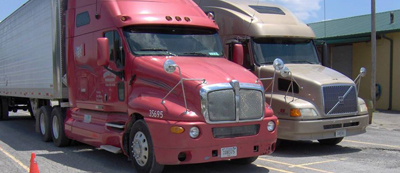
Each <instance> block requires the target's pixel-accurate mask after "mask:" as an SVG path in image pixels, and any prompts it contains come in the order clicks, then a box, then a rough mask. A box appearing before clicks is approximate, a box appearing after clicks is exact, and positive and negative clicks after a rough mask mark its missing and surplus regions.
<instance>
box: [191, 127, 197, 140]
mask: <svg viewBox="0 0 400 173" xmlns="http://www.w3.org/2000/svg"><path fill="white" fill-rule="evenodd" d="M199 135H200V129H199V128H197V127H192V128H190V131H189V136H190V137H191V138H193V139H196V138H197V137H199Z"/></svg>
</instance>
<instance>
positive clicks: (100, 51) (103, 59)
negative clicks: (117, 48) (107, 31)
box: [97, 38, 110, 66]
mask: <svg viewBox="0 0 400 173" xmlns="http://www.w3.org/2000/svg"><path fill="white" fill-rule="evenodd" d="M109 56H110V52H109V47H108V39H107V38H98V39H97V65H98V66H108V64H110V59H109Z"/></svg>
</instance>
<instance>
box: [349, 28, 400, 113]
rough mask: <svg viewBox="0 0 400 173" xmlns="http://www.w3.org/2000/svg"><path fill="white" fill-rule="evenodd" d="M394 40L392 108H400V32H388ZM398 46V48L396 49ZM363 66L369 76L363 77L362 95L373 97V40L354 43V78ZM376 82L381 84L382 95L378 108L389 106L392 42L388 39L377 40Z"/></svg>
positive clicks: (363, 96)
mask: <svg viewBox="0 0 400 173" xmlns="http://www.w3.org/2000/svg"><path fill="white" fill-rule="evenodd" d="M386 36H387V37H389V38H392V39H393V40H394V54H393V55H394V60H393V79H392V80H393V95H392V110H400V91H399V89H400V77H399V76H400V68H399V66H400V50H399V49H398V48H399V47H400V32H396V33H390V34H386ZM396 47H397V49H396ZM361 67H365V68H367V71H368V73H367V76H366V77H364V78H362V81H361V86H360V94H359V95H360V97H362V98H364V99H367V100H370V99H371V89H370V87H371V42H360V43H354V44H353V78H355V77H356V76H357V75H358V74H359V69H360V68H361ZM376 70H377V72H376V83H378V84H380V85H381V96H380V98H379V100H377V103H376V104H377V105H376V108H377V109H384V110H387V109H388V108H389V84H390V42H389V41H388V40H386V39H379V40H377V64H376Z"/></svg>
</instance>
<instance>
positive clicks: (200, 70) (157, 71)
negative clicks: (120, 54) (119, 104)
mask: <svg viewBox="0 0 400 173" xmlns="http://www.w3.org/2000/svg"><path fill="white" fill-rule="evenodd" d="M168 59H171V60H173V61H174V62H175V63H176V64H177V65H178V66H179V67H180V68H181V71H182V77H183V78H190V79H206V81H207V85H210V84H216V83H229V82H230V81H231V80H238V81H239V82H240V83H252V84H255V82H256V80H257V77H256V76H255V75H254V74H253V73H251V72H250V71H248V70H247V69H245V68H243V67H241V66H239V65H237V64H235V63H233V62H230V61H228V60H226V59H225V58H199V57H169V58H168ZM166 60H167V58H165V57H157V58H156V57H138V58H136V59H135V63H139V64H141V65H140V66H136V67H137V68H138V69H137V70H138V71H142V70H144V71H142V72H144V73H145V74H153V75H155V76H156V77H159V78H161V80H166V83H169V82H168V81H174V82H173V83H176V82H177V81H179V70H178V69H177V70H176V71H175V72H174V73H172V74H167V73H166V72H164V70H163V64H164V62H165V61H166ZM138 77H140V76H138ZM186 83H190V81H187V82H185V84H186ZM195 83H198V82H195Z"/></svg>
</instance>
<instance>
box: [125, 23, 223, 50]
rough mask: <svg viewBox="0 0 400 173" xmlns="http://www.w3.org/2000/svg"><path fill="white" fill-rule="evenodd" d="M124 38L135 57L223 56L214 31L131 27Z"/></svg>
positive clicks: (173, 27)
mask: <svg viewBox="0 0 400 173" xmlns="http://www.w3.org/2000/svg"><path fill="white" fill-rule="evenodd" d="M124 35H125V37H126V40H127V42H128V44H129V47H130V49H131V51H132V52H133V54H135V55H136V56H149V55H153V56H157V55H159V56H192V57H223V55H224V54H223V49H222V45H221V40H220V39H219V35H218V32H217V31H216V30H215V29H206V28H195V27H183V26H131V27H127V28H124Z"/></svg>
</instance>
